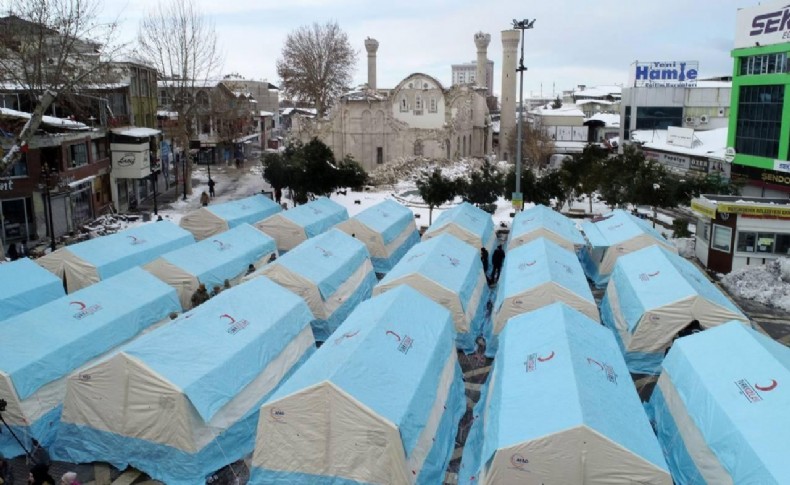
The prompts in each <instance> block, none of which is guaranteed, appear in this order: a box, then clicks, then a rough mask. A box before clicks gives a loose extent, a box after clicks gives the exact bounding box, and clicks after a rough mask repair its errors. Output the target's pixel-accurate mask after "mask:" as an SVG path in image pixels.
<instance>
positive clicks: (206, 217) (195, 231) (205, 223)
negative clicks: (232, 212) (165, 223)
mask: <svg viewBox="0 0 790 485" xmlns="http://www.w3.org/2000/svg"><path fill="white" fill-rule="evenodd" d="M178 225H179V226H181V227H182V228H183V229H186V230H187V231H189V232H191V233H192V235H193V236H195V239H196V240H198V241H202V240H203V239H206V238H207V237H211V236H213V235H215V234H219V233H221V232H225V231H227V230H228V229H229V227H228V222H227V221H226V220H224V219H223V218H221V217H219V216H217V215H216V214H214V213H213V212H211V211H210V210H208V209H206V208H205V207H201V208H200V209H198V210H196V211H192V212H190V213H189V214H187V215H185V216H184V217H182V218H181V222H179V224H178Z"/></svg>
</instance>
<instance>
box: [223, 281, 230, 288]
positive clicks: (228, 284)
mask: <svg viewBox="0 0 790 485" xmlns="http://www.w3.org/2000/svg"><path fill="white" fill-rule="evenodd" d="M222 289H223V290H229V289H230V280H227V279H226V280H225V281H223V282H222Z"/></svg>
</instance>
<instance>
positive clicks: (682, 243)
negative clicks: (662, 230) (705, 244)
mask: <svg viewBox="0 0 790 485" xmlns="http://www.w3.org/2000/svg"><path fill="white" fill-rule="evenodd" d="M694 241H695V240H694V238H693V237H679V238H676V239H673V240H672V242H673V243H675V247H676V248H678V254H680V255H681V256H683V257H684V258H686V259H692V258H693V257H694V256H695V252H694V245H695V242H694Z"/></svg>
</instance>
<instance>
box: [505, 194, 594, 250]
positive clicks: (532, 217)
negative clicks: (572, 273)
mask: <svg viewBox="0 0 790 485" xmlns="http://www.w3.org/2000/svg"><path fill="white" fill-rule="evenodd" d="M539 237H545V238H548V239H550V240H552V241H553V242H555V243H557V244H559V245H560V246H562V247H563V248H565V249H567V250H569V251H572V252H577V251H580V250H581V248H582V247H584V246H586V245H587V241H585V240H584V236H582V233H581V231H580V230H579V229H578V228H577V227H576V223H575V222H573V220H572V219H570V218H568V217H565V216H564V215H562V214H560V213H559V212H557V211H555V210H554V209H551V208H550V207H546V206H545V205H536V206H534V207H531V208H529V209H526V210H524V211H521V212H516V217H514V218H513V223H512V224H511V225H510V233H509V234H508V238H507V249H508V251H510V250H513V249H515V248H517V247H518V246H521V245H522V244H526V243H528V242H530V241H532V240H534V239H537V238H539Z"/></svg>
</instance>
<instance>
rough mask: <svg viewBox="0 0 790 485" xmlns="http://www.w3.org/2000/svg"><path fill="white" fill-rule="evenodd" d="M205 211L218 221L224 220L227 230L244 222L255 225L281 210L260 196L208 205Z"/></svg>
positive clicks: (270, 200)
mask: <svg viewBox="0 0 790 485" xmlns="http://www.w3.org/2000/svg"><path fill="white" fill-rule="evenodd" d="M206 209H207V210H208V211H209V212H211V213H212V214H214V215H216V216H217V217H219V218H220V219H224V220H225V221H226V222H227V223H228V227H229V228H232V227H236V226H238V225H239V224H243V223H245V222H246V223H248V224H255V223H256V222H258V221H262V220H263V219H266V218H267V217H269V216H271V215H273V214H276V213H278V212H280V211H282V210H283V209H282V207H280V205H279V204H277V203H276V202H275V201H273V200H272V199H270V198H268V197H266V196H264V195H260V194H258V195H253V196H252V197H247V198H246V199H239V200H232V201H230V202H223V203H221V204H213V205H209V206H207V207H206Z"/></svg>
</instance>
